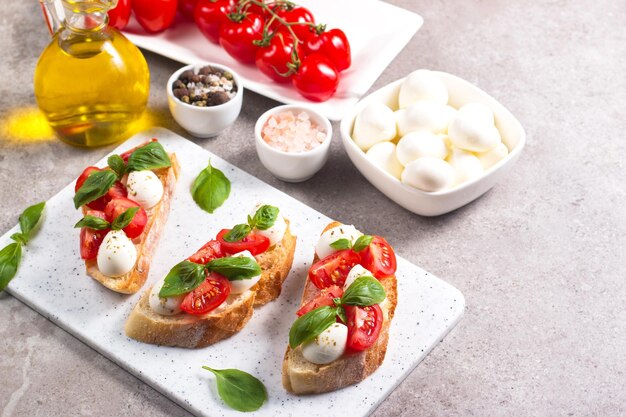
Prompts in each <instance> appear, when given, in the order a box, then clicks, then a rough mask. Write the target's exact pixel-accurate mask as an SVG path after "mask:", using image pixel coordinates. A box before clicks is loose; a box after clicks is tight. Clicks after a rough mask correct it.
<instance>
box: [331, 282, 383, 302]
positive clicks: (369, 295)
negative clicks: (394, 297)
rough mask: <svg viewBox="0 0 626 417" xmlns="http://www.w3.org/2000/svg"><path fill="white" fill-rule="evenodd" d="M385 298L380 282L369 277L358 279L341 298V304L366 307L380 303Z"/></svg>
mask: <svg viewBox="0 0 626 417" xmlns="http://www.w3.org/2000/svg"><path fill="white" fill-rule="evenodd" d="M386 297H387V294H386V293H385V288H383V286H382V285H381V284H380V282H379V281H378V280H377V279H376V278H374V277H371V276H369V275H364V276H362V277H358V278H357V279H356V280H355V281H354V282H353V283H352V284H350V286H349V287H348V289H346V292H344V293H343V297H341V302H342V304H348V305H351V306H361V307H367V306H371V305H374V304H379V303H382V302H383V300H384V299H385V298H386Z"/></svg>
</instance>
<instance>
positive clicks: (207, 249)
mask: <svg viewBox="0 0 626 417" xmlns="http://www.w3.org/2000/svg"><path fill="white" fill-rule="evenodd" d="M223 256H224V254H223V253H222V245H221V244H220V242H218V241H217V240H209V241H208V242H207V243H206V244H205V245H204V246H203V247H201V248H200V249H199V250H198V251H197V252H196V253H194V254H193V255H191V256H190V257H189V261H190V262H194V263H197V264H202V265H206V264H208V263H209V262H210V261H212V260H213V259H216V258H221V257H223Z"/></svg>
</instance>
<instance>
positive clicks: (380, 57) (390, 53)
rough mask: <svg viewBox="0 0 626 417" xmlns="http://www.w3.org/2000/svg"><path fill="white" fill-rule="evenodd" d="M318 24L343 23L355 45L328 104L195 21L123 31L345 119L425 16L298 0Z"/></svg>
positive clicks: (359, 3) (143, 43) (166, 52)
mask: <svg viewBox="0 0 626 417" xmlns="http://www.w3.org/2000/svg"><path fill="white" fill-rule="evenodd" d="M297 3H298V4H300V5H302V6H304V7H307V8H308V9H309V10H311V12H312V13H313V14H314V16H315V19H316V21H317V22H318V23H326V24H327V25H328V29H332V28H340V29H342V30H343V31H344V32H345V33H346V36H347V37H348V41H349V42H350V47H351V49H352V66H351V67H350V68H349V69H348V70H347V71H344V72H342V73H341V83H340V84H339V89H338V90H337V92H336V93H335V95H334V96H333V97H332V98H331V99H329V100H328V101H326V102H324V103H313V102H311V101H308V100H306V99H305V98H303V97H302V96H300V95H299V94H298V92H297V91H296V90H295V89H294V88H293V87H292V86H291V84H289V83H288V84H286V85H280V84H277V83H275V82H273V81H271V80H270V79H269V78H267V77H266V76H265V75H263V74H262V73H261V72H260V71H259V70H257V69H256V67H255V66H254V65H243V64H240V63H239V62H237V61H236V60H235V59H233V58H232V57H231V56H230V55H228V54H227V53H226V51H224V49H222V47H221V46H219V45H217V44H214V43H212V42H210V41H208V40H207V39H206V38H205V37H204V36H203V35H202V34H201V33H200V31H199V30H198V29H197V28H196V26H195V24H194V23H193V22H186V21H182V19H180V18H177V20H176V22H175V23H174V25H173V26H172V27H170V28H168V29H167V30H165V31H164V32H162V33H159V34H154V35H150V34H147V33H146V32H144V31H143V30H142V29H141V27H140V26H139V24H138V23H137V22H136V21H134V20H132V21H131V24H130V25H129V26H128V27H127V28H126V30H125V31H124V34H125V35H126V36H127V37H128V39H130V40H131V41H132V42H133V43H134V44H135V45H137V46H139V47H141V48H144V49H147V50H149V51H152V52H154V53H157V54H159V55H163V56H165V57H168V58H170V59H173V60H175V61H179V62H183V63H185V64H195V63H198V62H207V61H209V62H216V63H218V64H222V65H226V66H228V67H231V68H232V69H233V70H235V71H236V72H237V73H238V74H239V75H240V76H241V78H242V79H243V83H244V87H245V88H249V89H250V90H252V91H254V92H256V93H259V94H262V95H264V96H267V97H269V98H272V99H274V100H277V101H280V102H283V103H288V104H302V103H305V104H307V105H310V106H312V107H313V108H315V109H317V110H318V111H320V112H321V113H323V114H325V115H326V116H327V117H328V118H329V119H331V120H341V118H342V117H343V115H344V114H345V113H346V112H347V111H348V110H349V109H350V108H351V107H352V106H354V105H355V104H356V103H357V101H358V100H359V98H360V97H361V96H362V95H363V94H365V93H366V92H367V90H369V88H370V87H371V86H372V84H374V82H375V81H376V79H377V78H378V77H379V76H380V74H381V73H382V72H383V71H384V70H385V68H387V67H388V66H389V64H390V63H391V61H393V59H394V58H395V57H396V55H398V54H399V53H400V51H401V50H402V49H403V48H404V47H405V45H406V44H407V43H408V42H409V41H410V40H411V38H412V37H413V35H414V34H415V33H416V32H417V31H418V29H419V28H420V27H421V26H422V23H423V19H422V18H421V17H420V16H419V15H417V14H415V13H413V12H410V11H408V10H404V9H401V8H399V7H396V6H393V5H391V4H388V3H384V2H381V1H379V0H341V1H336V0H298V2H297Z"/></svg>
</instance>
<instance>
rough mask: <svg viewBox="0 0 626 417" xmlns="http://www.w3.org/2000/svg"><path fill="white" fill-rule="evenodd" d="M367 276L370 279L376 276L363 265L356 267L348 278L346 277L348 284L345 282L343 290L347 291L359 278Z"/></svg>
mask: <svg viewBox="0 0 626 417" xmlns="http://www.w3.org/2000/svg"><path fill="white" fill-rule="evenodd" d="M366 275H368V276H370V277H373V276H374V274H372V273H371V272H370V271H368V270H367V269H365V268H363V267H362V266H361V265H359V264H356V265H354V266H353V267H352V269H351V270H350V272H349V273H348V276H347V277H346V282H344V284H343V289H344V290H347V289H348V287H349V286H350V285H352V283H353V282H354V281H356V279H357V278H360V277H364V276H366Z"/></svg>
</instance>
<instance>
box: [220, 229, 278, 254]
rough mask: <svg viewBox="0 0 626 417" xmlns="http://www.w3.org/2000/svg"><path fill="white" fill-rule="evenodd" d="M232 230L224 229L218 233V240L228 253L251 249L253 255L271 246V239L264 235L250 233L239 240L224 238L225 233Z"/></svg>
mask: <svg viewBox="0 0 626 417" xmlns="http://www.w3.org/2000/svg"><path fill="white" fill-rule="evenodd" d="M228 232H230V229H222V230H221V231H220V232H219V233H218V234H217V240H218V242H220V245H221V246H222V250H223V251H224V252H226V253H229V254H233V253H239V252H243V251H244V250H247V251H250V253H251V254H252V255H253V256H256V255H258V254H260V253H263V252H265V251H266V250H267V249H269V247H270V240H269V239H268V238H266V237H265V236H262V235H257V234H254V233H250V234H249V235H248V236H246V237H244V238H243V239H242V240H240V241H239V242H227V241H225V240H224V235H225V234H226V233H228Z"/></svg>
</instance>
